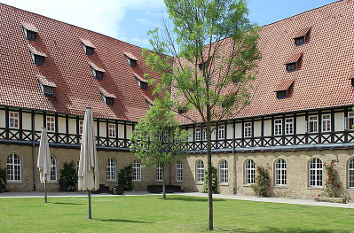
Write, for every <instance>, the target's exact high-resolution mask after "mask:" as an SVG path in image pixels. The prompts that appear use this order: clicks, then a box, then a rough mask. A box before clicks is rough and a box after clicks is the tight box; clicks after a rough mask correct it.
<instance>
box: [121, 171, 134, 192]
mask: <svg viewBox="0 0 354 233" xmlns="http://www.w3.org/2000/svg"><path fill="white" fill-rule="evenodd" d="M118 185H120V186H122V187H123V190H124V191H132V190H133V167H132V165H129V166H126V167H124V168H122V169H121V170H120V172H119V174H118Z"/></svg>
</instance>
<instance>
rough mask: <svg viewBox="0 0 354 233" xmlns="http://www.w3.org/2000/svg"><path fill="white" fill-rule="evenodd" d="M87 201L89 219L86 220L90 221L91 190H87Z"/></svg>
mask: <svg viewBox="0 0 354 233" xmlns="http://www.w3.org/2000/svg"><path fill="white" fill-rule="evenodd" d="M87 192H88V199H89V217H88V219H92V217H91V190H88V191H87Z"/></svg>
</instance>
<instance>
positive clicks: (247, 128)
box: [243, 122, 252, 138]
mask: <svg viewBox="0 0 354 233" xmlns="http://www.w3.org/2000/svg"><path fill="white" fill-rule="evenodd" d="M243 127H244V129H243V136H244V137H245V138H250V137H252V123H251V122H245V123H244V124H243Z"/></svg>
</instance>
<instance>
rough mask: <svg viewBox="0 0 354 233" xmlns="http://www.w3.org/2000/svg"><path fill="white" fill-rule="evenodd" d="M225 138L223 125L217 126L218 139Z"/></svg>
mask: <svg viewBox="0 0 354 233" xmlns="http://www.w3.org/2000/svg"><path fill="white" fill-rule="evenodd" d="M224 138H225V125H219V126H218V139H224Z"/></svg>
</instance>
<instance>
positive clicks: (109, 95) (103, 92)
mask: <svg viewBox="0 0 354 233" xmlns="http://www.w3.org/2000/svg"><path fill="white" fill-rule="evenodd" d="M98 90H99V91H100V92H101V94H102V95H104V96H105V97H108V98H112V99H115V98H117V97H116V96H115V95H113V94H111V93H108V91H106V90H105V89H104V88H103V87H99V88H98Z"/></svg>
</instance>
